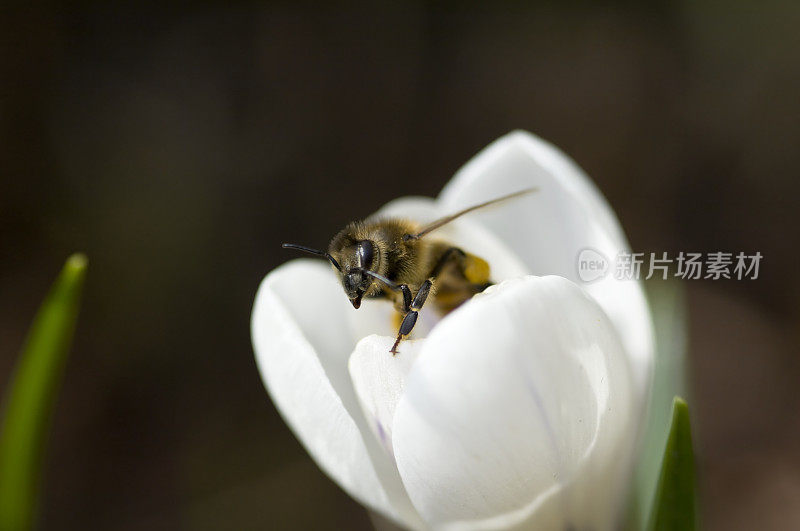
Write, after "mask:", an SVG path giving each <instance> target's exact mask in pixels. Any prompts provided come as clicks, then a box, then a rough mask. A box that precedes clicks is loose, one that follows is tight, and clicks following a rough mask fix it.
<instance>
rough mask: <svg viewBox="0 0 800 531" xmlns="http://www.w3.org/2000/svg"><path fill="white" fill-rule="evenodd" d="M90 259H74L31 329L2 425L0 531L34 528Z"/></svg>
mask: <svg viewBox="0 0 800 531" xmlns="http://www.w3.org/2000/svg"><path fill="white" fill-rule="evenodd" d="M86 268H87V260H86V257H85V256H84V255H82V254H75V255H72V256H70V257H69V258H68V259H67V261H66V263H65V264H64V267H63V269H62V270H61V273H60V274H59V276H58V278H57V279H56V281H55V282H54V283H53V286H52V287H51V289H50V291H49V293H48V294H47V296H46V297H45V299H44V301H43V302H42V305H41V306H40V308H39V311H38V313H37V314H36V317H35V318H34V320H33V323H32V324H31V328H30V331H29V333H28V337H27V339H26V342H25V345H24V347H23V349H22V353H21V355H20V359H19V361H18V362H17V366H16V369H15V371H14V373H13V375H12V378H11V382H10V383H9V386H8V389H7V390H6V392H5V400H4V407H3V417H2V424H0V530H2V531H5V530H24V529H30V528H31V526H32V524H33V514H34V510H35V506H36V500H37V493H38V485H39V472H40V469H41V464H42V460H43V456H44V447H45V441H46V436H47V433H48V427H49V424H50V416H51V411H52V409H53V406H54V403H55V399H56V396H57V394H58V388H59V385H60V383H61V377H62V374H63V372H64V366H65V364H66V360H67V356H68V354H69V347H70V345H71V343H72V336H73V333H74V331H75V324H76V322H77V318H78V311H79V308H80V298H81V292H82V288H83V283H84V280H85V276H86Z"/></svg>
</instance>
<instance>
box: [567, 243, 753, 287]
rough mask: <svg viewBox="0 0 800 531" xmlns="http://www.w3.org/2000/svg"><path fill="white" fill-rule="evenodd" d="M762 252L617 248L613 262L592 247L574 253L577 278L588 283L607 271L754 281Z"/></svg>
mask: <svg viewBox="0 0 800 531" xmlns="http://www.w3.org/2000/svg"><path fill="white" fill-rule="evenodd" d="M762 258H763V255H762V254H761V253H760V252H756V253H754V254H747V253H744V252H739V253H729V252H713V253H688V252H683V251H681V252H680V253H678V255H677V256H673V257H670V256H668V253H666V252H662V253H633V252H628V251H620V252H619V253H617V255H616V256H615V257H614V260H613V263H612V262H611V261H609V260H608V258H606V256H605V255H604V254H603V253H601V252H599V251H595V250H594V249H584V250H582V251H581V252H580V253H579V255H578V261H577V269H578V277H579V278H580V279H581V280H582V281H584V282H592V281H593V280H597V279H600V278H604V277H606V276H608V275H609V274H612V275H613V277H614V278H615V279H617V280H639V279H642V280H648V279H651V278H654V277H655V278H660V279H663V280H666V279H667V278H681V279H684V280H700V279H704V280H720V279H727V280H756V279H757V278H758V272H759V266H760V265H761V259H762Z"/></svg>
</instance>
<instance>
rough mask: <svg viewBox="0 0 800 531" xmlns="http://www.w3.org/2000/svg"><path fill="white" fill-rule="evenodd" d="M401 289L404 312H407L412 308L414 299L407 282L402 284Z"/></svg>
mask: <svg viewBox="0 0 800 531" xmlns="http://www.w3.org/2000/svg"><path fill="white" fill-rule="evenodd" d="M399 287H400V291H401V292H402V293H403V313H404V314H406V313H408V312H409V311H410V310H411V305H412V303H413V300H412V298H411V289H410V288H409V287H408V285H407V284H400V286H399Z"/></svg>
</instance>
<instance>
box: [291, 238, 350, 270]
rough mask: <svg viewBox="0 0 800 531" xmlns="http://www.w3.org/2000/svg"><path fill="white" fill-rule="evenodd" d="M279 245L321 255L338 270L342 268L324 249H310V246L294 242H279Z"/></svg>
mask: <svg viewBox="0 0 800 531" xmlns="http://www.w3.org/2000/svg"><path fill="white" fill-rule="evenodd" d="M281 247H283V248H284V249H297V250H298V251H303V252H304V253H310V254H315V255H317V256H321V257H323V258H327V259H328V260H330V262H331V263H332V264H333V267H335V268H336V269H338V270H339V271H341V270H342V267H341V266H340V265H339V262H337V261H336V260H335V259H334V258H333V257H332V256H331V255H330V253H326V252H325V251H320V250H319V249H312V248H311V247H305V246H303V245H297V244H296V243H284V244H281Z"/></svg>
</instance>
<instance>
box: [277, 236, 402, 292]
mask: <svg viewBox="0 0 800 531" xmlns="http://www.w3.org/2000/svg"><path fill="white" fill-rule="evenodd" d="M347 236H348V234H347V229H346V230H345V231H342V233H340V234H339V235H337V236H336V237H335V238H334V242H336V243H332V244H331V247H330V249H331V250H330V252H325V251H320V250H317V249H312V248H310V247H305V246H303V245H297V244H294V243H284V244H283V245H282V247H283V248H284V249H297V250H299V251H304V252H307V253H311V254H315V255H317V256H322V257H325V258H327V259H328V261H329V262H330V263H331V265H333V267H335V268H336V270H337V271H339V274H340V276H341V278H342V287H343V288H344V292H345V293H346V294H347V298H349V299H350V303H351V304H352V305H353V308H358V307H359V306H361V299H362V298H363V297H364V295H365V294H370V290H371V289H372V288H373V285H374V283H375V279H376V278H377V279H379V280H382V281H383V282H389V281H388V280H387V279H385V278H383V277H381V276H380V275H378V274H377V273H375V272H374V271H373V269H374V268H375V267H376V266H377V262H379V261H380V260H376V259H375V257H376V256H377V253H376V246H375V242H373V241H372V240H355V239H352V240H350V241H349V242H347V240H346V239H345V238H346V237H347ZM342 240H344V241H342ZM334 255H335V257H334ZM337 258H338V260H337Z"/></svg>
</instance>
